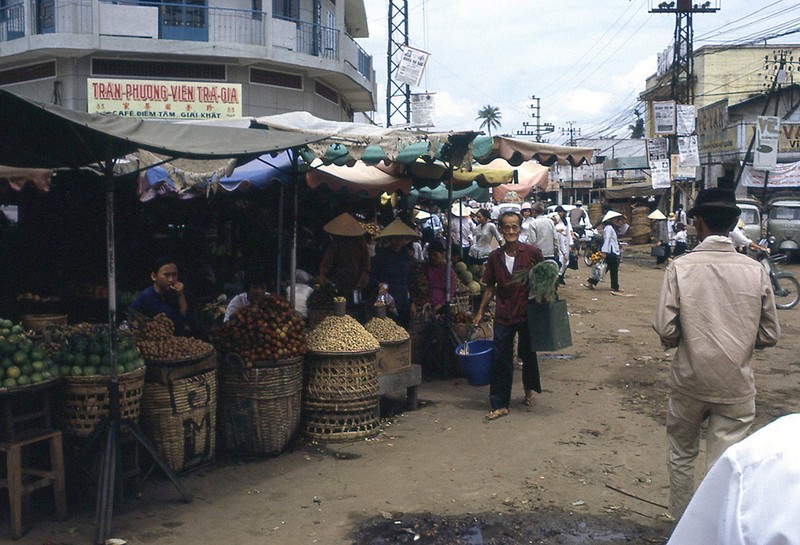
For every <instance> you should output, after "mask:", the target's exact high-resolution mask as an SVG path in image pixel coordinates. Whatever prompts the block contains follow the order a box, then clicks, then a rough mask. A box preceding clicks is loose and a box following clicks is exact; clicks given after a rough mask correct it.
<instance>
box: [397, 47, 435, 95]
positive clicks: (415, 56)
mask: <svg viewBox="0 0 800 545" xmlns="http://www.w3.org/2000/svg"><path fill="white" fill-rule="evenodd" d="M428 57H430V53H426V52H425V51H422V50H421V49H415V48H413V47H409V46H407V45H404V46H403V50H402V56H401V57H400V62H399V64H398V65H397V73H395V79H397V81H402V82H403V83H407V84H409V85H413V86H415V87H419V84H420V82H421V81H422V75H423V74H424V73H425V65H426V64H428Z"/></svg>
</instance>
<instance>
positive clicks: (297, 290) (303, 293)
mask: <svg viewBox="0 0 800 545" xmlns="http://www.w3.org/2000/svg"><path fill="white" fill-rule="evenodd" d="M291 290H292V287H291V286H287V287H286V298H287V299H290V298H291V294H292V291H291ZM312 293H314V288H312V287H311V286H309V285H307V284H296V285H295V287H294V309H295V310H296V311H297V313H298V314H300V316H302V317H303V318H308V298H309V297H311V294H312Z"/></svg>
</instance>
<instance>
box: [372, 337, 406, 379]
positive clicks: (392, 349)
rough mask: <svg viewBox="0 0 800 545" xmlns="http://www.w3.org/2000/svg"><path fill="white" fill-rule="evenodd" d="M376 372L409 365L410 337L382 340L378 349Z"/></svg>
mask: <svg viewBox="0 0 800 545" xmlns="http://www.w3.org/2000/svg"><path fill="white" fill-rule="evenodd" d="M377 358H378V373H379V374H380V373H388V372H389V371H395V370H397V369H404V368H406V367H410V366H411V339H406V340H404V341H394V342H382V343H381V349H380V350H378V356H377Z"/></svg>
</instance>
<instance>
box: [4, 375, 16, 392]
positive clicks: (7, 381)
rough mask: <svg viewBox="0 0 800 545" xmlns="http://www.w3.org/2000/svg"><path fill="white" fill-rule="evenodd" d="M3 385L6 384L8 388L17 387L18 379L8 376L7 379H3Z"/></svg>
mask: <svg viewBox="0 0 800 545" xmlns="http://www.w3.org/2000/svg"><path fill="white" fill-rule="evenodd" d="M3 386H5V387H6V388H8V389H9V390H10V389H11V388H16V387H17V380H16V379H13V378H11V377H9V378H7V379H5V380H4V381H3Z"/></svg>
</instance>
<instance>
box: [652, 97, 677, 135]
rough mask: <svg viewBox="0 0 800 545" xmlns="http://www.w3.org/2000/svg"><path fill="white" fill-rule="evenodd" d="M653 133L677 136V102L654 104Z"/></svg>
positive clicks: (669, 101)
mask: <svg viewBox="0 0 800 545" xmlns="http://www.w3.org/2000/svg"><path fill="white" fill-rule="evenodd" d="M653 127H654V129H653V133H654V134H656V135H662V134H663V135H666V134H675V101H674V100H668V101H666V102H653Z"/></svg>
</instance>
